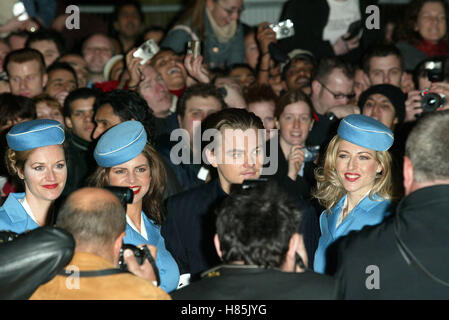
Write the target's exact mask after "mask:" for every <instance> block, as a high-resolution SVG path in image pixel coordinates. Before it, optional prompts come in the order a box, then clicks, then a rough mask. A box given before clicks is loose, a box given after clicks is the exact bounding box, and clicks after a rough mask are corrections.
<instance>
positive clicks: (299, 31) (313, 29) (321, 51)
mask: <svg viewBox="0 0 449 320" xmlns="http://www.w3.org/2000/svg"><path fill="white" fill-rule="evenodd" d="M359 2H360V14H361V20H362V25H363V35H362V38H361V40H360V45H359V47H358V48H357V49H354V50H352V51H350V52H349V53H348V54H346V55H344V56H343V58H344V59H345V60H347V61H348V62H351V63H357V62H359V60H360V59H361V57H362V54H363V52H364V50H366V48H368V47H369V46H370V45H371V44H372V43H374V42H376V41H378V39H381V38H382V35H383V33H382V31H381V30H375V29H373V30H368V29H366V27H365V19H366V18H367V17H368V16H369V15H367V14H365V9H366V7H367V6H368V5H372V4H374V5H376V4H377V1H376V0H374V1H373V0H360V1H359ZM329 11H330V9H329V5H328V3H327V1H326V0H313V1H310V0H290V1H287V2H286V3H285V4H284V7H283V10H282V14H281V17H280V19H279V21H283V20H286V19H290V20H292V22H293V23H294V25H295V35H294V36H293V37H290V38H286V39H283V40H281V41H280V42H279V44H280V46H281V47H282V48H283V49H284V51H285V52H290V51H292V50H293V49H296V48H300V49H305V50H309V51H311V52H312V53H313V54H314V55H315V57H316V58H317V59H321V58H324V57H332V56H334V55H335V54H334V50H333V48H332V45H331V43H330V42H329V41H323V30H324V28H325V27H326V25H327V20H328V19H329ZM381 17H382V15H381Z"/></svg>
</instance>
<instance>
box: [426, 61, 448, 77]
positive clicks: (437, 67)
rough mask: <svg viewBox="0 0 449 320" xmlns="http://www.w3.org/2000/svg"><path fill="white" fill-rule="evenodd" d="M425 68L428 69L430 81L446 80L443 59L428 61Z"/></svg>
mask: <svg viewBox="0 0 449 320" xmlns="http://www.w3.org/2000/svg"><path fill="white" fill-rule="evenodd" d="M424 69H425V70H426V71H427V78H428V79H429V81H430V82H443V81H444V67H443V61H441V60H432V61H427V62H426V63H425V65H424Z"/></svg>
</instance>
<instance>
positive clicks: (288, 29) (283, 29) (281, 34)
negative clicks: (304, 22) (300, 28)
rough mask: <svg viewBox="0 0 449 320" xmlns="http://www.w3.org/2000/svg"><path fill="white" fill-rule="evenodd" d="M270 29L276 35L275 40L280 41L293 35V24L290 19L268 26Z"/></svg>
mask: <svg viewBox="0 0 449 320" xmlns="http://www.w3.org/2000/svg"><path fill="white" fill-rule="evenodd" d="M270 28H271V29H273V31H274V32H275V33H276V39H277V40H281V39H285V38H288V37H291V36H294V35H295V28H294V24H293V22H292V21H291V20H290V19H287V20H285V21H281V22H279V23H278V24H270Z"/></svg>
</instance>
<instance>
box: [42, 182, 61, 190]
mask: <svg viewBox="0 0 449 320" xmlns="http://www.w3.org/2000/svg"><path fill="white" fill-rule="evenodd" d="M57 186H58V184H57V183H55V184H46V185H43V187H44V188H46V189H56V187H57Z"/></svg>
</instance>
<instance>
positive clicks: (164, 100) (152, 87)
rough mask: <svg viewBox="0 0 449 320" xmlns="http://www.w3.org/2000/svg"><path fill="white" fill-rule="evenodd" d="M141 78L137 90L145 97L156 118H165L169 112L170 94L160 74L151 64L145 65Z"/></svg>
mask: <svg viewBox="0 0 449 320" xmlns="http://www.w3.org/2000/svg"><path fill="white" fill-rule="evenodd" d="M142 74H143V80H142V81H141V82H140V84H139V87H138V92H139V94H140V95H141V96H142V98H144V99H145V101H146V102H147V104H148V106H149V107H150V109H151V110H153V114H154V116H155V117H157V118H165V117H166V116H168V114H169V113H170V107H171V96H170V92H169V91H168V89H167V85H166V84H165V82H164V80H163V79H162V77H161V75H160V74H159V73H158V72H157V71H156V70H155V69H154V68H153V67H151V66H149V65H146V66H144V68H143V71H142Z"/></svg>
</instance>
